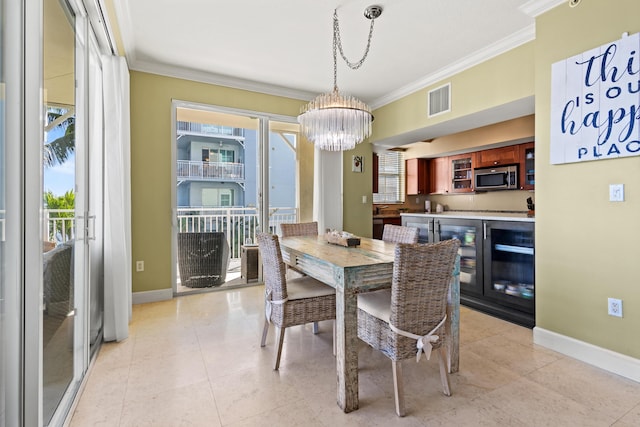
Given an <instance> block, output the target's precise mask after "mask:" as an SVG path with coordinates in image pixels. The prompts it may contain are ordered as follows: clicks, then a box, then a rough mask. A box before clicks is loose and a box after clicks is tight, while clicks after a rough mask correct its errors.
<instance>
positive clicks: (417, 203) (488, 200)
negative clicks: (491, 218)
mask: <svg viewBox="0 0 640 427" xmlns="http://www.w3.org/2000/svg"><path fill="white" fill-rule="evenodd" d="M528 197H531V198H532V199H533V200H534V203H535V193H533V192H531V191H520V190H509V191H488V192H485V193H474V194H448V195H446V196H445V195H429V196H422V195H420V196H406V200H405V202H404V204H402V205H389V207H388V208H386V209H384V211H387V210H397V209H399V208H405V209H408V210H409V211H410V212H423V211H424V202H425V200H430V201H431V211H432V212H435V210H436V205H437V204H438V203H440V204H441V205H443V206H444V207H445V210H451V211H517V212H526V211H527V198H528ZM373 206H374V208H375V206H376V205H373Z"/></svg>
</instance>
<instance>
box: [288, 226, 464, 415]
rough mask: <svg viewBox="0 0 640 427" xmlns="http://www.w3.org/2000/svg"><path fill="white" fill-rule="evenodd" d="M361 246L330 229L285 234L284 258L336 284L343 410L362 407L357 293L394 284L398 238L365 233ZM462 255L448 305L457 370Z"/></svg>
mask: <svg viewBox="0 0 640 427" xmlns="http://www.w3.org/2000/svg"><path fill="white" fill-rule="evenodd" d="M359 239H360V242H359V244H358V245H357V246H342V245H338V244H332V243H329V242H328V241H327V239H326V237H325V235H322V234H321V235H318V236H291V237H285V238H282V239H281V240H280V250H281V252H282V258H283V260H284V262H285V263H286V264H288V265H290V266H293V267H295V268H296V269H297V270H298V271H300V272H302V273H304V274H306V275H308V276H310V277H313V278H314V279H317V280H319V281H321V282H323V283H326V284H327V285H329V286H331V287H333V288H335V290H336V323H335V328H336V335H335V337H336V342H335V346H336V370H337V388H338V394H337V403H338V406H339V407H340V408H341V409H342V410H343V411H344V412H351V411H354V410H356V409H358V317H357V316H358V294H359V293H363V292H370V291H375V290H378V289H385V288H390V287H391V282H392V278H393V262H394V256H395V247H396V244H395V243H390V242H385V241H383V240H377V239H370V238H366V237H360V238H359ZM456 272H459V257H458V259H457V260H456V268H455V269H454V276H453V279H452V282H451V285H452V286H451V287H450V289H451V290H450V295H449V304H448V307H447V321H446V331H447V332H446V340H447V341H446V345H447V348H448V360H447V366H448V368H449V372H457V371H458V357H459V351H458V349H459V316H460V311H459V309H460V282H459V276H458V275H457V274H456Z"/></svg>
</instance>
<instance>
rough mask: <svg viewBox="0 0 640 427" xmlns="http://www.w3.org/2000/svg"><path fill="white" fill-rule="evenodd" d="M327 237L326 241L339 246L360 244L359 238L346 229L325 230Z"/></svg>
mask: <svg viewBox="0 0 640 427" xmlns="http://www.w3.org/2000/svg"><path fill="white" fill-rule="evenodd" d="M325 236H326V238H327V242H329V243H331V244H334V245H340V246H346V247H351V246H358V245H359V244H360V238H359V237H357V236H354V235H353V234H351V233H347V232H346V231H336V230H327V233H326V234H325Z"/></svg>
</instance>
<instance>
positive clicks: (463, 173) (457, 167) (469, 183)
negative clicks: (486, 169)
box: [449, 153, 474, 193]
mask: <svg viewBox="0 0 640 427" xmlns="http://www.w3.org/2000/svg"><path fill="white" fill-rule="evenodd" d="M449 163H450V165H451V175H450V176H451V192H452V193H470V192H472V191H473V166H474V165H473V155H472V154H471V153H468V154H459V155H457V156H449Z"/></svg>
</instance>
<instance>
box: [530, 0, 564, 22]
mask: <svg viewBox="0 0 640 427" xmlns="http://www.w3.org/2000/svg"><path fill="white" fill-rule="evenodd" d="M566 1H567V0H530V1H528V2H527V3H525V4H523V5H522V6H520V7H519V8H518V9H520V12H522V13H524V14H526V15H529V16H531V17H532V18H536V17H538V16H539V15H542V14H543V13H545V12H546V11H548V10H551V9H553V8H554V7H556V6H560V5H561V4H562V3H566Z"/></svg>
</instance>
